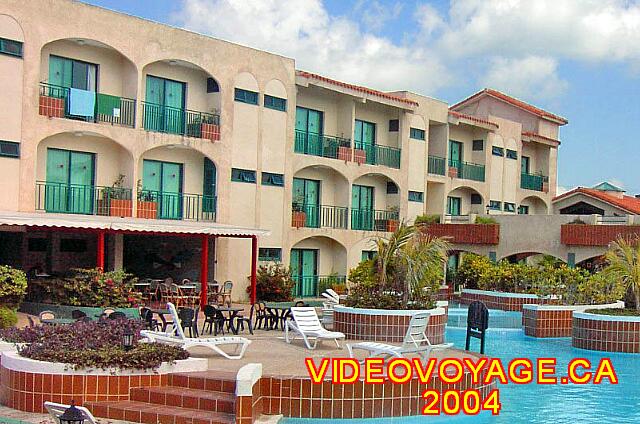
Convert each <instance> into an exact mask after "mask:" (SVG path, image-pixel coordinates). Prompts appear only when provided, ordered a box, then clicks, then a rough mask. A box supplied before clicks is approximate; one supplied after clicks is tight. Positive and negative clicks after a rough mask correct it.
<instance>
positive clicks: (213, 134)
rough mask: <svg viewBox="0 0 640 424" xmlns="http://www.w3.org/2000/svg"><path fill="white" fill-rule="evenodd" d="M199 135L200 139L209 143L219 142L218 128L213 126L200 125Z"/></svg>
mask: <svg viewBox="0 0 640 424" xmlns="http://www.w3.org/2000/svg"><path fill="white" fill-rule="evenodd" d="M200 134H201V137H202V138H206V139H207V140H211V141H218V140H220V126H219V125H215V124H201V125H200Z"/></svg>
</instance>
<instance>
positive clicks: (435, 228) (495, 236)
mask: <svg viewBox="0 0 640 424" xmlns="http://www.w3.org/2000/svg"><path fill="white" fill-rule="evenodd" d="M465 218H466V219H465V221H466V222H469V217H468V216H467V217H465ZM451 222H454V223H451V224H427V225H423V226H421V228H420V230H421V231H422V232H423V233H425V234H428V235H430V236H432V237H442V238H445V239H447V240H448V241H449V242H451V243H454V244H484V245H496V244H498V243H500V226H499V225H496V224H470V223H460V222H461V221H458V220H453V221H451Z"/></svg>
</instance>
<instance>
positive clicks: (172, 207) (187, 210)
mask: <svg viewBox="0 0 640 424" xmlns="http://www.w3.org/2000/svg"><path fill="white" fill-rule="evenodd" d="M216 209H217V198H216V196H206V195H202V194H190V193H174V192H166V191H157V190H141V191H140V192H139V193H138V217H139V218H155V219H178V220H180V219H183V220H190V221H215V220H216Z"/></svg>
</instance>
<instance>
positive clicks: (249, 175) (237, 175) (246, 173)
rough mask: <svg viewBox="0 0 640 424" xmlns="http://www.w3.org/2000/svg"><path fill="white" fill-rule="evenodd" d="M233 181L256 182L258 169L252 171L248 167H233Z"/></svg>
mask: <svg viewBox="0 0 640 424" xmlns="http://www.w3.org/2000/svg"><path fill="white" fill-rule="evenodd" d="M231 181H235V182H239V183H250V184H255V183H256V171H251V170H248V169H238V168H233V169H231Z"/></svg>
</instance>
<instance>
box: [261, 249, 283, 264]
mask: <svg viewBox="0 0 640 424" xmlns="http://www.w3.org/2000/svg"><path fill="white" fill-rule="evenodd" d="M258 260H259V261H260V262H280V261H281V260H282V249H281V248H279V247H261V248H260V249H258Z"/></svg>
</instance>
